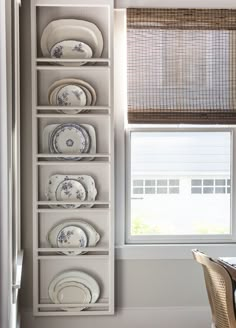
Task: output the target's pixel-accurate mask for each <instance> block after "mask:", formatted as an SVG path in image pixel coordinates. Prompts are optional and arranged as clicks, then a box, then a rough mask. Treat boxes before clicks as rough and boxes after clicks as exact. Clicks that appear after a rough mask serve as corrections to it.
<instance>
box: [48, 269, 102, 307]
mask: <svg viewBox="0 0 236 328" xmlns="http://www.w3.org/2000/svg"><path fill="white" fill-rule="evenodd" d="M65 283H69V284H71V283H72V284H71V285H70V295H71V296H70V295H68V294H67V295H68V296H67V299H66V303H75V299H74V293H76V291H75V290H74V289H75V287H73V286H75V284H76V286H78V284H80V285H81V284H82V285H83V286H85V287H86V288H87V289H88V290H89V291H90V294H91V300H90V302H89V303H95V302H96V301H97V300H98V298H99V295H100V287H99V285H98V283H97V281H96V280H95V279H94V278H93V277H92V276H91V275H89V274H87V273H85V272H83V271H76V270H71V271H66V272H64V273H60V274H59V275H58V276H56V277H54V278H53V279H52V281H51V282H50V284H49V287H48V294H49V297H50V299H51V300H52V302H53V303H56V304H58V303H61V302H60V301H59V300H58V291H59V290H60V289H59V287H60V286H64V287H65V286H66V285H65ZM74 283H75V284H74ZM71 287H72V289H71ZM86 297H88V296H86ZM82 303H83V302H82ZM63 309H64V310H66V311H81V308H71V307H69V308H63Z"/></svg>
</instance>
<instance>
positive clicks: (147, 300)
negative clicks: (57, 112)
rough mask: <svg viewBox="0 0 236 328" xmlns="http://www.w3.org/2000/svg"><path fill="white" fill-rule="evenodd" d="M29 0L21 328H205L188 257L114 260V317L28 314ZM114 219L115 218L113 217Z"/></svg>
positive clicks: (24, 31)
mask: <svg viewBox="0 0 236 328" xmlns="http://www.w3.org/2000/svg"><path fill="white" fill-rule="evenodd" d="M29 5H30V0H24V1H23V5H22V9H21V24H22V25H21V47H22V56H21V60H22V70H21V76H22V77H21V79H22V85H23V88H22V97H21V99H22V104H21V107H22V134H23V136H22V154H21V155H22V190H21V191H22V221H23V222H22V241H23V248H24V250H25V259H24V272H23V286H22V290H21V312H22V315H21V316H22V327H23V328H54V327H55V328H62V327H63V328H64V327H65V326H66V327H67V328H74V327H78V326H81V327H84V328H87V327H88V328H91V327H93V326H94V325H95V326H96V327H97V328H99V327H103V328H104V327H113V328H116V327H119V328H120V327H129V328H132V327H135V328H138V327H143V326H145V327H146V328H154V327H155V328H156V327H160V328H167V327H168V328H169V327H171V326H172V327H175V328H178V327H181V328H184V327H188V328H195V327H196V328H199V327H201V328H205V327H206V328H207V327H210V314H209V309H208V303H207V297H206V292H205V288H204V283H203V275H202V272H201V268H200V267H199V266H198V265H197V264H195V263H194V261H193V260H117V262H116V279H115V280H116V306H117V308H118V311H117V314H116V316H114V317H97V318H89V317H86V318H85V317H83V318H82V317H76V318H56V317H55V318H36V319H34V318H33V317H32V234H31V231H32V208H31V203H32V190H31V183H32V181H31V180H32V167H31V163H32V161H31V133H32V131H31V111H32V110H31V82H30V69H31V67H30V8H29ZM118 219H119V218H118V217H117V220H118Z"/></svg>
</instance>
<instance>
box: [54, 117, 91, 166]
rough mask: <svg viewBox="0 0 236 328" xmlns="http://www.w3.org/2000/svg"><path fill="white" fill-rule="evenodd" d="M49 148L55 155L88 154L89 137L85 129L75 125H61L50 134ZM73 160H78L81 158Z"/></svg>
mask: <svg viewBox="0 0 236 328" xmlns="http://www.w3.org/2000/svg"><path fill="white" fill-rule="evenodd" d="M49 148H50V151H51V152H52V153H57V154H79V153H88V151H89V149H90V136H89V133H88V131H87V130H86V128H84V127H83V126H80V125H79V124H77V123H63V124H60V125H59V126H57V127H55V129H54V130H53V131H52V132H51V134H50V138H49ZM67 159H68V158H67ZM69 159H70V158H69ZM73 159H74V160H79V159H81V158H80V157H77V158H73Z"/></svg>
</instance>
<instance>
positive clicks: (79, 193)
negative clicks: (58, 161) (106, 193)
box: [46, 174, 97, 208]
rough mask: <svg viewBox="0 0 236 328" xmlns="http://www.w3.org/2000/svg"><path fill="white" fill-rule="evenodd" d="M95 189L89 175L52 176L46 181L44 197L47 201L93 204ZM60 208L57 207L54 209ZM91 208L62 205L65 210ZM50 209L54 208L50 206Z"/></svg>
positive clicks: (78, 205) (90, 205) (95, 194)
mask: <svg viewBox="0 0 236 328" xmlns="http://www.w3.org/2000/svg"><path fill="white" fill-rule="evenodd" d="M96 196H97V189H96V186H95V181H94V179H93V178H92V177H91V176H89V175H62V174H56V175H52V176H51V177H50V179H49V181H48V185H47V191H46V197H47V199H48V200H49V201H65V202H66V201H67V202H83V201H84V202H94V201H95V199H96ZM58 206H59V207H61V205H57V206H56V207H58ZM80 206H83V207H92V206H93V204H89V205H80V204H75V205H70V204H63V205H62V207H65V208H78V207H80ZM51 207H53V208H54V207H55V206H54V205H51Z"/></svg>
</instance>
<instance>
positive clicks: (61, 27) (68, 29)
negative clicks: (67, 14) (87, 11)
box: [41, 19, 103, 66]
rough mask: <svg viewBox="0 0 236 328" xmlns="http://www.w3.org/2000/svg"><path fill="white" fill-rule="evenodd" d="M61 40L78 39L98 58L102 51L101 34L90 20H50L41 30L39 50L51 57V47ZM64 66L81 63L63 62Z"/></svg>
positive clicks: (45, 55)
mask: <svg viewBox="0 0 236 328" xmlns="http://www.w3.org/2000/svg"><path fill="white" fill-rule="evenodd" d="M63 40H79V42H83V43H85V44H87V45H88V46H89V47H90V48H91V49H92V51H93V57H94V58H99V57H101V55H102V51H103V36H102V33H101V31H100V30H99V28H98V27H97V26H96V25H95V24H94V23H92V22H88V21H84V20H79V19H58V20H54V21H52V22H50V23H49V24H48V25H47V26H46V27H45V29H44V30H43V33H42V37H41V50H42V54H43V56H44V57H48V58H50V57H51V53H50V50H51V49H52V47H53V46H54V45H55V44H57V43H58V42H61V41H63ZM63 65H64V66H72V65H73V66H75V65H76V66H80V65H81V63H76V64H75V63H72V64H71V63H63Z"/></svg>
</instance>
